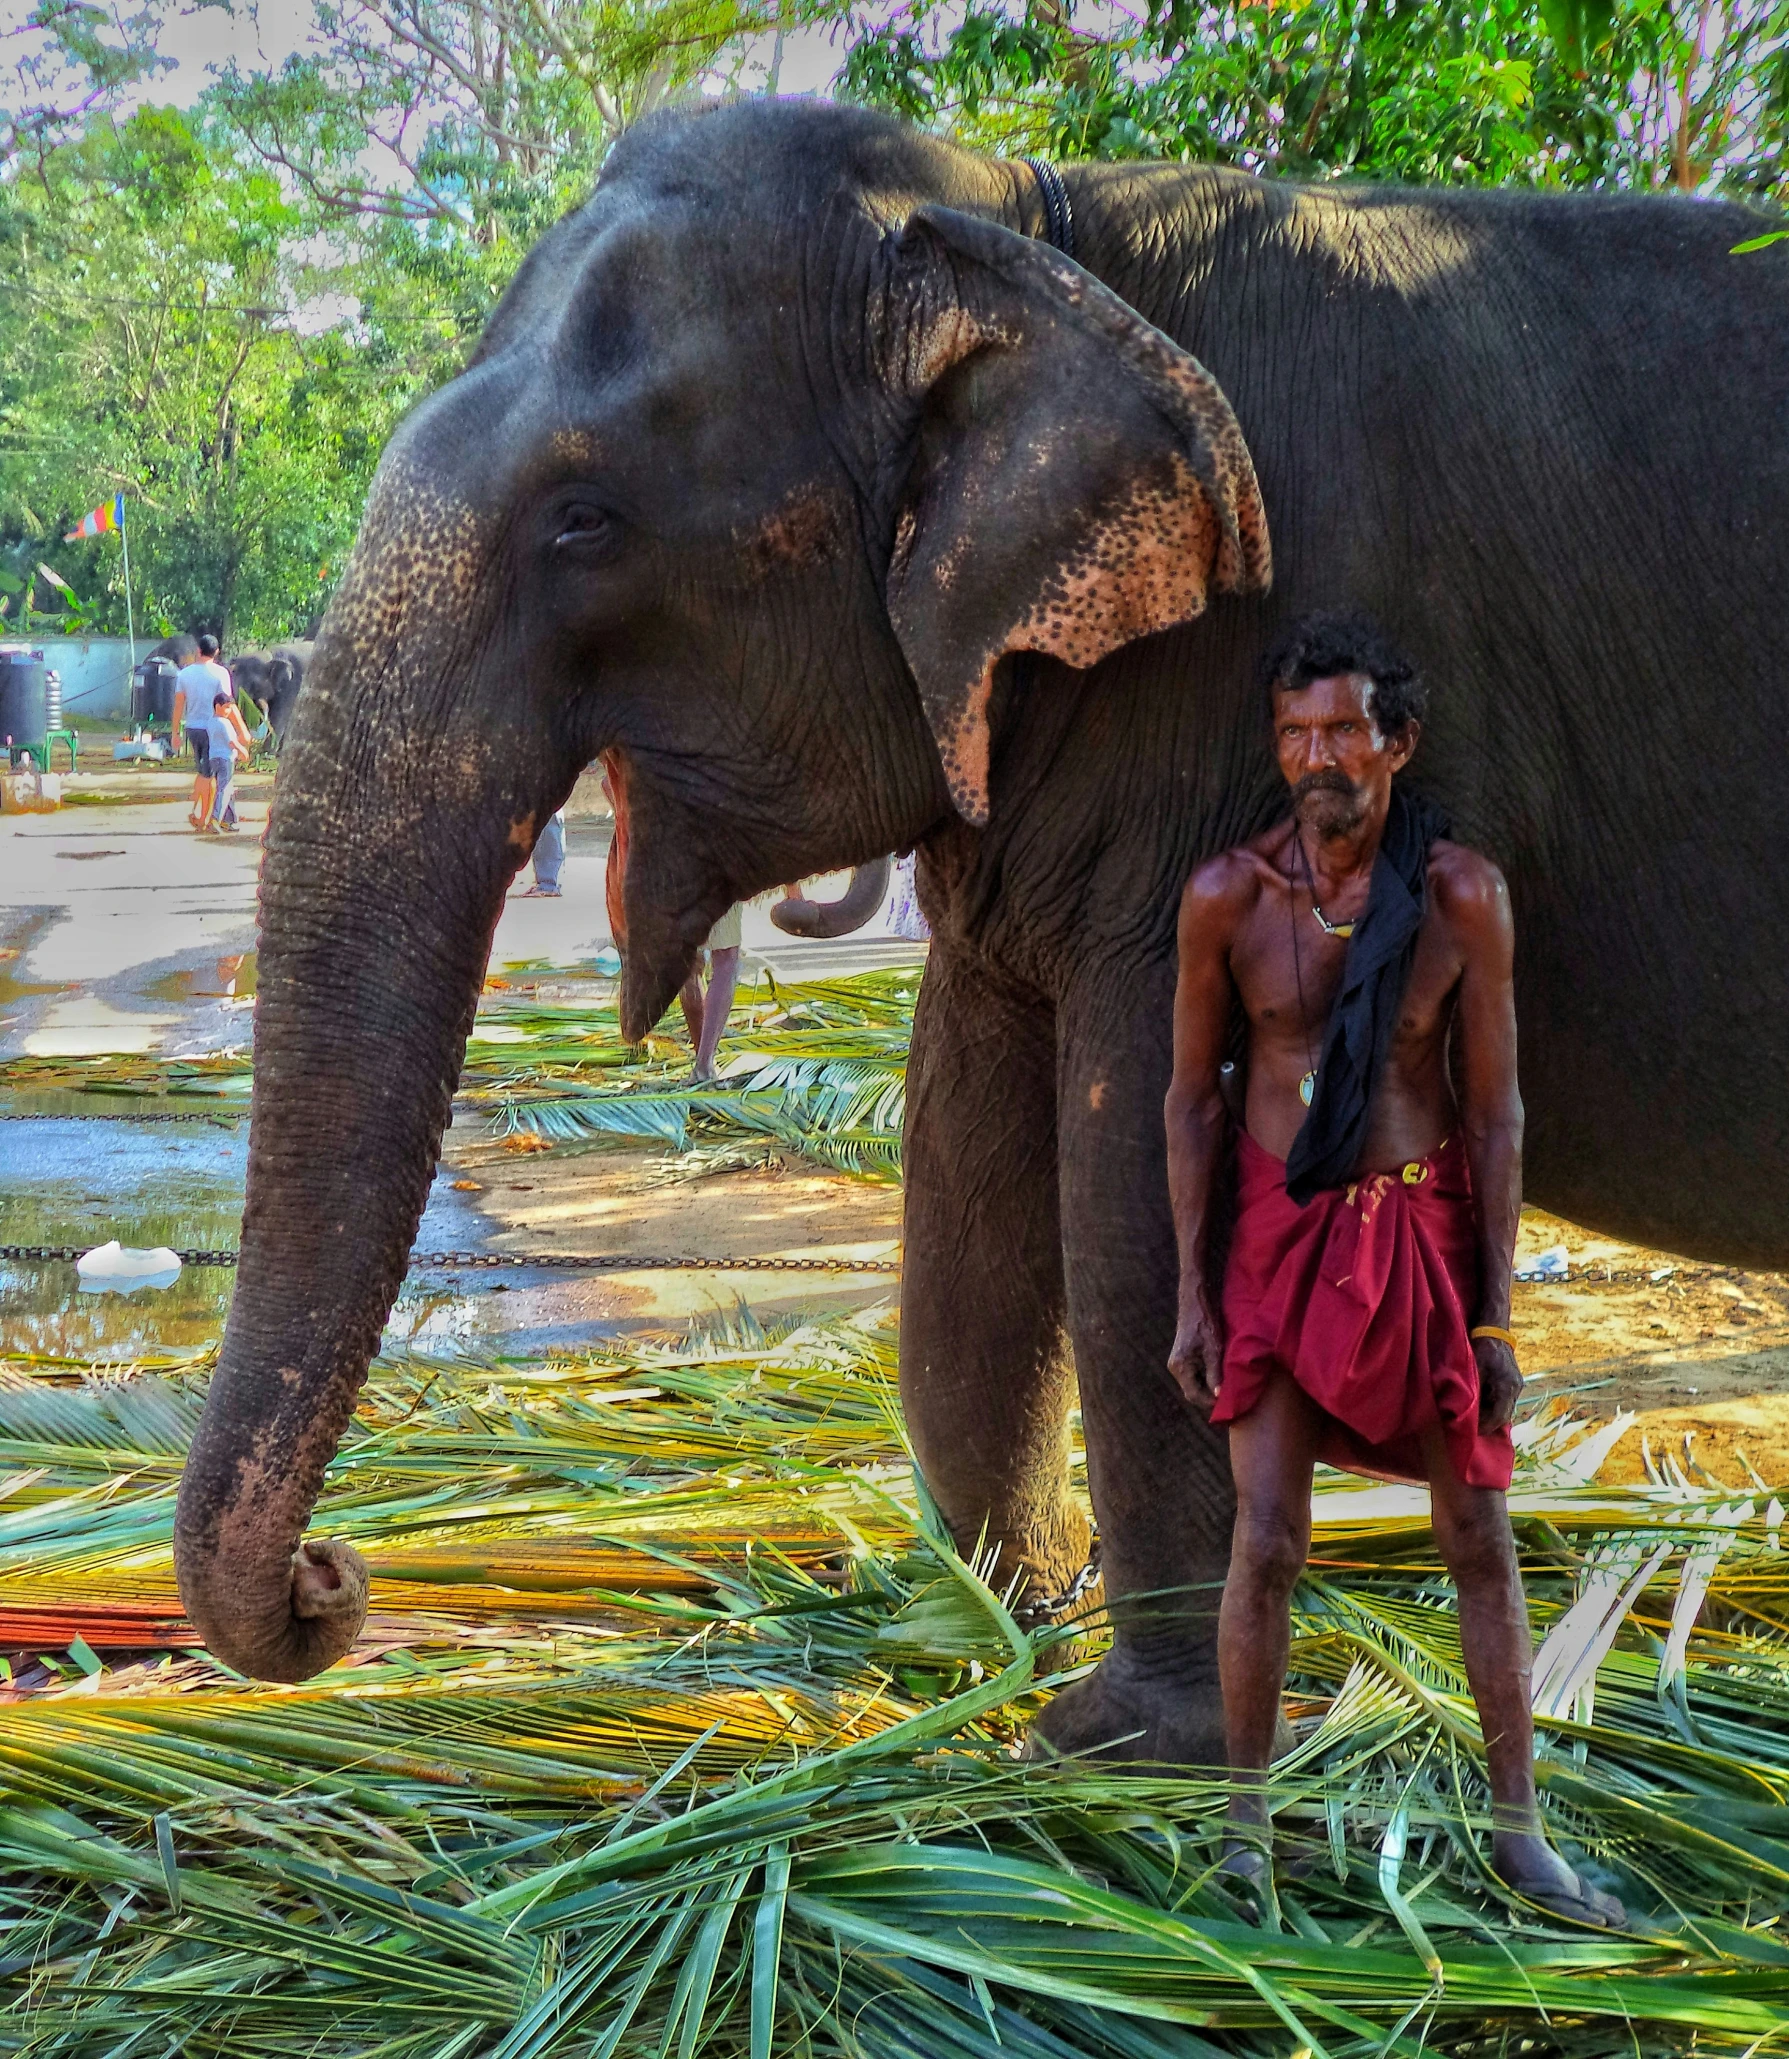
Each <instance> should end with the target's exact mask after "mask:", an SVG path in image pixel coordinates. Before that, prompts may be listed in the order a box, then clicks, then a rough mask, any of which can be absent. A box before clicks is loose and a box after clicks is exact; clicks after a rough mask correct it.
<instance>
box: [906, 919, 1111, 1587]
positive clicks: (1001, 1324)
mask: <svg viewBox="0 0 1789 2059" xmlns="http://www.w3.org/2000/svg"><path fill="white" fill-rule="evenodd" d="M1055 1054H1056V1036H1055V1022H1054V1017H1053V1014H1052V1011H1051V1010H1050V1008H1049V1006H1048V1004H1047V1003H1045V1002H1044V1001H1042V1000H1041V999H1039V998H1037V997H1035V996H1032V995H1028V994H1025V993H1023V992H1020V991H1018V990H1016V989H1012V988H1009V987H1006V986H1004V985H1000V984H997V983H995V982H994V981H992V980H991V979H990V978H989V977H988V976H987V975H986V974H985V973H984V972H982V971H981V970H980V969H979V968H978V967H977V966H976V965H975V964H974V963H973V962H972V961H970V960H968V959H967V958H966V957H964V956H961V955H959V954H957V953H954V952H953V951H952V950H951V949H950V947H949V946H948V945H947V944H945V943H944V942H943V940H942V939H940V940H939V941H937V942H935V943H934V945H933V947H932V955H931V960H930V962H929V964H928V965H927V968H926V976H925V981H924V984H923V985H922V986H921V988H920V995H919V1005H918V1008H917V1011H916V1014H915V1021H914V1029H913V1052H912V1058H911V1061H910V1064H909V1068H908V1081H907V1124H906V1147H905V1157H906V1187H907V1204H906V1246H905V1261H904V1282H903V1287H902V1295H901V1400H902V1404H903V1406H904V1408H905V1410H906V1416H907V1424H908V1429H909V1431H910V1433H911V1435H912V1438H913V1443H914V1449H915V1451H916V1452H917V1454H918V1457H919V1463H920V1469H921V1471H922V1472H923V1473H924V1475H925V1478H926V1484H927V1486H928V1487H929V1488H930V1490H931V1493H932V1496H933V1498H934V1500H936V1502H937V1503H938V1506H939V1508H940V1509H941V1510H942V1511H943V1514H944V1517H945V1520H946V1521H947V1522H948V1523H949V1525H950V1529H951V1534H952V1535H953V1537H954V1538H955V1539H956V1542H957V1546H958V1548H959V1549H960V1550H961V1551H963V1552H964V1553H965V1554H968V1553H971V1552H973V1551H975V1550H976V1549H977V1548H978V1547H981V1548H983V1549H985V1548H986V1546H988V1545H992V1546H993V1547H994V1548H995V1549H996V1550H997V1552H998V1554H999V1559H998V1565H997V1568H996V1572H995V1576H994V1577H995V1584H996V1585H1003V1584H1004V1583H1005V1582H1006V1581H1007V1580H1009V1579H1011V1578H1012V1577H1014V1576H1015V1575H1017V1576H1019V1577H1020V1578H1021V1580H1022V1582H1023V1584H1024V1588H1025V1590H1026V1591H1027V1592H1029V1593H1031V1594H1032V1595H1034V1596H1035V1595H1047V1594H1055V1593H1058V1592H1060V1591H1061V1590H1062V1589H1063V1588H1064V1587H1066V1586H1067V1585H1068V1584H1069V1583H1070V1582H1071V1581H1072V1580H1073V1579H1074V1577H1075V1575H1076V1574H1077V1573H1078V1572H1079V1571H1080V1570H1081V1568H1082V1566H1083V1565H1084V1564H1085V1562H1086V1555H1087V1546H1088V1528H1087V1522H1086V1519H1085V1517H1084V1516H1083V1515H1082V1514H1081V1512H1080V1510H1079V1509H1078V1508H1077V1507H1076V1506H1075V1504H1074V1503H1073V1502H1072V1501H1071V1500H1070V1498H1069V1492H1068V1457H1069V1453H1068V1411H1069V1408H1070V1406H1071V1405H1072V1401H1073V1378H1072V1375H1071V1373H1070V1370H1069V1367H1068V1364H1067V1361H1066V1357H1065V1353H1064V1349H1063V1292H1062V1247H1061V1234H1060V1227H1059V1220H1058V1215H1057V1206H1056V1082H1055V1068H1056V1055H1055Z"/></svg>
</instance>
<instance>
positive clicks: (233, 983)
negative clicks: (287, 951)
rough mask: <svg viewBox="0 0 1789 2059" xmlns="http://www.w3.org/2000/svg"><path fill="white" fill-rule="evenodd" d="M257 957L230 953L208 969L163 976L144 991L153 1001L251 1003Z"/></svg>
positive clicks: (247, 953)
mask: <svg viewBox="0 0 1789 2059" xmlns="http://www.w3.org/2000/svg"><path fill="white" fill-rule="evenodd" d="M257 959H258V954H257V953H256V952H254V951H233V952H231V953H230V954H229V955H228V956H227V957H224V958H219V959H217V960H216V961H215V962H214V963H212V964H210V965H207V966H198V967H194V968H192V969H190V970H188V971H184V972H169V973H164V974H163V975H162V977H161V978H160V979H154V980H151V981H150V982H149V984H148V985H147V986H146V987H145V988H144V989H143V991H144V993H145V994H147V995H148V997H149V998H150V1000H152V1001H175V1002H180V1001H252V1000H253V999H254V996H255V982H256V971H257Z"/></svg>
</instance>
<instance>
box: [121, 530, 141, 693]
mask: <svg viewBox="0 0 1789 2059" xmlns="http://www.w3.org/2000/svg"><path fill="white" fill-rule="evenodd" d="M118 541H119V542H120V543H121V544H123V546H124V626H125V629H126V631H127V632H128V634H129V636H130V669H131V670H132V671H133V672H134V671H135V670H136V669H137V614H136V610H135V608H133V607H132V606H131V598H130V531H129V530H128V529H127V528H126V527H125V526H124V496H123V494H120V495H119V496H118Z"/></svg>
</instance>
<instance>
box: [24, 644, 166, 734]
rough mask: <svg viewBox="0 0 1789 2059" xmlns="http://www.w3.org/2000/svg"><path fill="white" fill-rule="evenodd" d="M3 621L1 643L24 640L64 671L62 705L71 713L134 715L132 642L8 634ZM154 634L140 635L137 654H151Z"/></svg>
mask: <svg viewBox="0 0 1789 2059" xmlns="http://www.w3.org/2000/svg"><path fill="white" fill-rule="evenodd" d="M5 627H6V625H5V624H4V623H0V643H20V644H23V645H25V647H26V648H27V649H29V650H34V651H42V652H43V661H44V663H45V664H46V665H48V666H49V667H50V669H51V670H52V671H55V672H60V673H61V674H62V705H63V707H64V709H66V711H67V712H68V713H69V714H70V715H83V716H88V717H92V716H96V715H97V716H107V717H111V716H115V717H116V718H117V719H118V720H119V721H121V722H122V721H124V720H126V719H127V718H128V717H129V715H130V645H129V644H128V643H127V642H126V641H125V639H124V638H123V637H122V636H95V637H92V638H88V639H80V638H76V637H72V636H18V635H14V636H7V635H5V634H4V631H5ZM155 641H156V639H155V638H154V637H152V636H151V637H146V638H145V637H139V638H138V639H137V656H138V657H139V658H142V657H145V656H147V655H148V653H149V651H150V650H151V649H152V648H153V646H154V644H155Z"/></svg>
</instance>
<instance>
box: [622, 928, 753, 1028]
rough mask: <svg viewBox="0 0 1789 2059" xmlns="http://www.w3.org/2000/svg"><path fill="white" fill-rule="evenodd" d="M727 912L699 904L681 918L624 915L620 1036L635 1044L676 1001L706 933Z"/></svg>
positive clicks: (705, 937)
mask: <svg viewBox="0 0 1789 2059" xmlns="http://www.w3.org/2000/svg"><path fill="white" fill-rule="evenodd" d="M731 906H732V899H731V897H730V896H729V897H728V898H727V899H726V900H723V901H721V902H720V903H719V905H718V906H716V905H714V904H713V903H712V902H711V901H710V900H708V899H707V898H704V900H703V901H702V902H700V903H699V904H697V905H696V906H694V907H691V908H687V909H685V910H684V911H683V912H682V913H681V914H673V913H671V912H669V911H654V910H648V909H638V910H636V909H634V908H632V907H630V908H629V909H628V920H627V942H626V944H625V946H624V947H623V949H622V954H621V958H622V970H621V1034H622V1036H623V1037H625V1038H626V1040H627V1041H628V1042H629V1043H630V1044H637V1043H639V1042H640V1041H641V1040H642V1039H643V1038H644V1037H645V1036H646V1034H647V1032H648V1031H649V1030H650V1029H651V1028H652V1027H653V1025H654V1024H655V1023H656V1022H657V1021H658V1020H659V1018H660V1017H661V1016H662V1015H663V1014H664V1012H665V1010H666V1009H667V1008H669V1007H670V1005H671V1003H672V1002H673V1001H674V1000H675V999H676V998H677V994H678V990H679V989H680V988H681V987H682V985H683V983H684V981H685V980H686V979H688V978H689V976H690V973H691V971H692V969H693V968H694V966H695V964H696V961H697V958H698V957H699V955H700V953H701V950H702V946H703V945H704V943H706V942H707V939H708V932H709V931H710V930H711V929H712V928H713V927H714V925H715V924H716V923H717V922H718V921H719V920H720V918H721V917H722V916H723V915H724V914H725V913H726V912H727V910H728V908H730V907H731Z"/></svg>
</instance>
